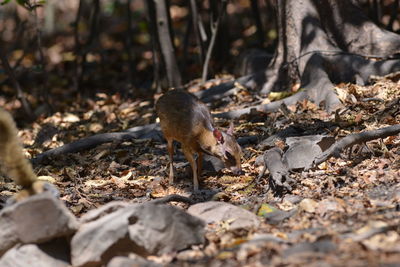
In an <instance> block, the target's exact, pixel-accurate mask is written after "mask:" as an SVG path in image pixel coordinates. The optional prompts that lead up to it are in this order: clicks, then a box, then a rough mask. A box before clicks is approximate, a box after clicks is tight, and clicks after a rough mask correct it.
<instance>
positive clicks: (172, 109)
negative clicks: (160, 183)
mask: <svg viewBox="0 0 400 267" xmlns="http://www.w3.org/2000/svg"><path fill="white" fill-rule="evenodd" d="M156 110H157V114H158V116H159V117H160V124H161V129H162V131H163V133H164V137H165V139H166V140H167V143H168V152H169V157H170V173H169V181H170V183H173V180H174V172H173V162H172V160H173V146H172V142H173V140H176V141H178V142H180V143H181V144H182V150H183V153H184V154H185V157H186V158H187V160H188V161H189V163H190V165H191V166H192V170H193V183H194V189H195V190H198V180H197V177H198V176H200V173H201V169H202V166H201V164H202V156H203V153H207V154H210V155H213V156H216V157H218V158H220V159H222V160H223V161H224V163H225V165H226V166H227V167H232V166H235V167H236V168H237V169H240V154H241V150H240V147H239V145H238V144H237V142H236V140H235V138H234V137H233V135H232V134H227V133H222V136H223V142H222V143H221V142H218V140H217V139H216V137H215V136H214V133H213V130H214V127H213V120H212V118H211V114H210V111H209V110H208V108H207V106H206V105H205V104H204V103H202V102H200V101H199V100H198V99H197V98H196V97H195V96H193V95H191V94H189V93H186V92H184V91H181V90H172V91H169V92H167V93H165V94H164V95H163V96H162V97H160V99H159V100H158V102H157V104H156ZM226 152H229V154H230V155H231V157H230V158H228V157H227V156H226V155H227V154H226ZM195 153H197V154H198V158H197V162H196V161H195V159H194V154H195ZM233 161H234V162H233Z"/></svg>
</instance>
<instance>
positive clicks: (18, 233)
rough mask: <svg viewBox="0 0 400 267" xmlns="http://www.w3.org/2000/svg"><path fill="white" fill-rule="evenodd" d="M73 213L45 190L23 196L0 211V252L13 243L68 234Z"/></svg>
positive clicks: (73, 223) (73, 225)
mask: <svg viewBox="0 0 400 267" xmlns="http://www.w3.org/2000/svg"><path fill="white" fill-rule="evenodd" d="M77 228H78V221H77V219H76V218H75V216H74V215H73V214H72V213H71V212H70V211H69V210H68V209H67V208H66V207H65V206H64V204H63V203H62V202H61V201H60V200H59V199H56V198H55V197H53V196H52V195H51V194H49V193H43V194H39V195H34V196H31V197H29V198H26V199H24V200H22V201H20V202H17V203H15V204H13V205H10V206H7V207H6V208H4V209H3V210H2V211H1V212H0V229H2V230H1V231H0V255H1V254H3V253H4V252H5V251H7V249H9V248H11V247H12V246H14V245H15V244H17V243H24V244H27V243H36V244H38V243H43V242H46V241H49V240H51V239H53V238H57V237H63V236H69V235H72V234H73V233H74V232H75V231H76V229H77Z"/></svg>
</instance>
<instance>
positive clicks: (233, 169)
mask: <svg viewBox="0 0 400 267" xmlns="http://www.w3.org/2000/svg"><path fill="white" fill-rule="evenodd" d="M230 170H231V172H232V173H233V174H235V175H239V174H242V173H243V172H242V168H240V167H237V166H233V167H231V168H230Z"/></svg>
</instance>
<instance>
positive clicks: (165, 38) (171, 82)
mask: <svg viewBox="0 0 400 267" xmlns="http://www.w3.org/2000/svg"><path fill="white" fill-rule="evenodd" d="M152 1H153V3H154V8H155V14H149V15H150V20H152V19H153V20H155V21H157V24H156V25H157V34H158V41H159V44H160V48H161V54H162V58H163V61H164V64H165V68H166V70H165V71H166V74H167V79H168V86H169V87H180V86H181V85H182V78H181V74H180V71H179V68H178V63H177V60H176V57H175V49H174V44H173V41H172V40H173V38H172V32H171V30H170V29H171V27H170V25H169V13H168V5H167V1H166V0H152ZM152 15H155V17H151V16H152ZM154 56H155V55H154Z"/></svg>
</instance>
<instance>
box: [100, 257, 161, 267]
mask: <svg viewBox="0 0 400 267" xmlns="http://www.w3.org/2000/svg"><path fill="white" fill-rule="evenodd" d="M134 266H137V267H139V266H140V267H161V266H162V265H161V264H158V263H155V262H153V261H148V260H146V259H145V258H142V257H140V256H137V255H135V256H130V257H129V258H128V257H121V256H118V257H114V258H112V259H111V260H110V262H109V263H108V264H107V267H134Z"/></svg>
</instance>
